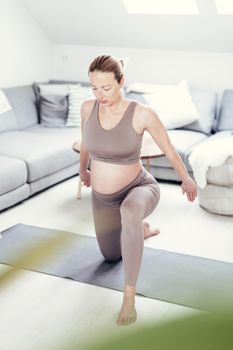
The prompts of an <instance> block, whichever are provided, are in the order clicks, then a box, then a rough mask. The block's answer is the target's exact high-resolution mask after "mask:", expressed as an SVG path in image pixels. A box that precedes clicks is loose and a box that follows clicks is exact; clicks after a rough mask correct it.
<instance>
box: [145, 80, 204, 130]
mask: <svg viewBox="0 0 233 350" xmlns="http://www.w3.org/2000/svg"><path fill="white" fill-rule="evenodd" d="M143 97H144V98H145V100H146V102H147V103H148V104H149V105H150V107H151V108H153V109H154V110H155V112H156V113H157V114H158V117H159V118H160V120H161V122H162V123H163V125H164V126H165V128H166V129H175V128H179V127H182V126H184V125H187V124H190V123H192V122H194V121H196V120H198V119H199V118H201V116H200V114H199V113H198V111H197V109H196V107H195V105H194V103H193V101H192V97H191V95H190V92H189V88H188V85H187V83H186V81H185V80H183V81H181V82H180V83H179V84H178V85H174V86H172V85H171V86H166V87H165V86H164V87H162V88H160V89H158V90H157V92H154V93H152V94H143Z"/></svg>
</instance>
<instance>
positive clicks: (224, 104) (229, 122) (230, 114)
mask: <svg viewBox="0 0 233 350" xmlns="http://www.w3.org/2000/svg"><path fill="white" fill-rule="evenodd" d="M222 130H233V90H225V91H224V92H223V96H222V101H221V106H220V110H219V116H218V121H217V126H216V131H222Z"/></svg>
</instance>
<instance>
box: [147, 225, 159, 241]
mask: <svg viewBox="0 0 233 350" xmlns="http://www.w3.org/2000/svg"><path fill="white" fill-rule="evenodd" d="M143 233H144V239H146V238H148V237H151V236H155V235H158V234H159V233H160V229H159V228H155V229H153V230H151V229H150V224H148V222H143Z"/></svg>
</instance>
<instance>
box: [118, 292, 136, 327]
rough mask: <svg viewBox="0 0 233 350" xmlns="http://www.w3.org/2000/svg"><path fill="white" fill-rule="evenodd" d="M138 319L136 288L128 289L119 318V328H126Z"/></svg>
mask: <svg viewBox="0 0 233 350" xmlns="http://www.w3.org/2000/svg"><path fill="white" fill-rule="evenodd" d="M136 319H137V311H136V309H135V287H129V288H128V287H126V288H125V291H124V298H123V303H122V307H121V310H120V312H119V315H118V318H117V324H118V325H119V326H122V325H124V326H126V325H129V324H131V323H133V322H135V321H136Z"/></svg>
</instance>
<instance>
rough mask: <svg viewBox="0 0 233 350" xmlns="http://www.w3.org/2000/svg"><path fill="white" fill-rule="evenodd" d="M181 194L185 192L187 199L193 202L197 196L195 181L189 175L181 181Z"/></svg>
mask: <svg viewBox="0 0 233 350" xmlns="http://www.w3.org/2000/svg"><path fill="white" fill-rule="evenodd" d="M181 187H182V192H183V194H184V193H185V192H186V194H187V198H188V200H189V201H191V202H193V201H194V200H195V198H196V196H197V185H196V183H195V181H194V180H193V179H192V178H191V177H190V176H189V177H188V178H187V179H186V180H183V181H182V183H181Z"/></svg>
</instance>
